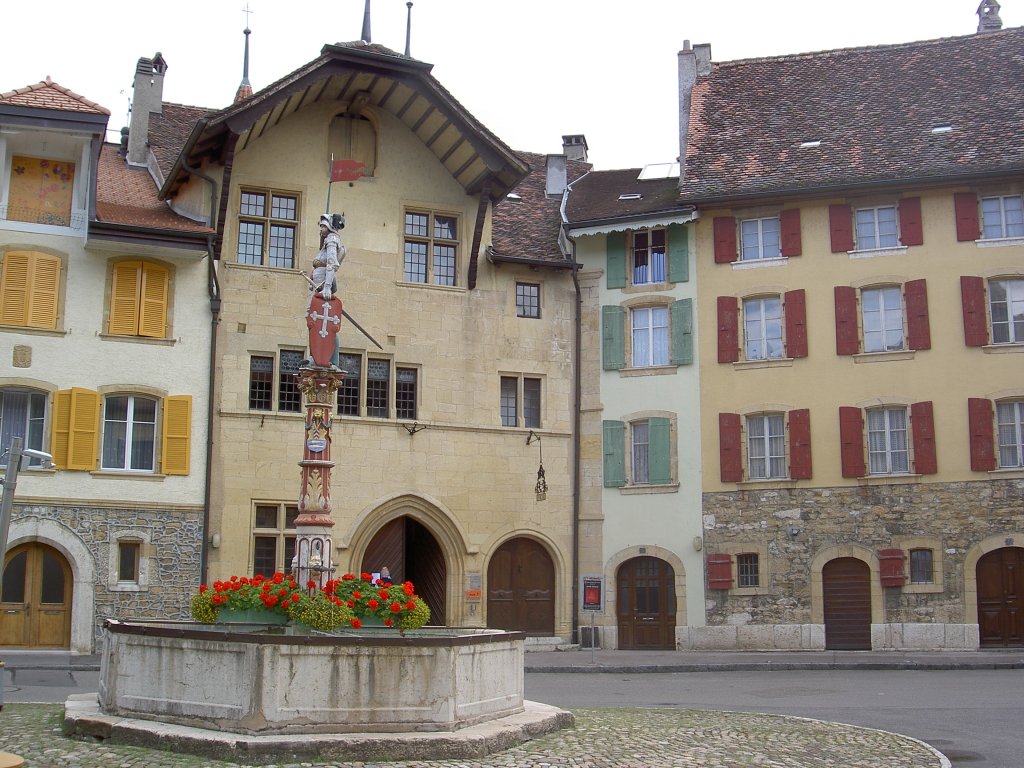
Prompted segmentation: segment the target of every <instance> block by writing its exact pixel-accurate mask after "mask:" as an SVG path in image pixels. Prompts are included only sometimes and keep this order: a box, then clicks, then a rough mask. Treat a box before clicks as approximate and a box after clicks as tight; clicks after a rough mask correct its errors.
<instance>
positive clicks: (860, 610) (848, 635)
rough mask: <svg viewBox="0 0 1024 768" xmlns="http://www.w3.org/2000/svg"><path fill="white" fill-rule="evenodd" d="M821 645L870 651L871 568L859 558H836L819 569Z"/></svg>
mask: <svg viewBox="0 0 1024 768" xmlns="http://www.w3.org/2000/svg"><path fill="white" fill-rule="evenodd" d="M821 581H822V598H823V600H824V604H825V605H824V607H825V648H826V649H828V650H837V651H838V650H845V651H869V650H871V569H870V568H868V564H867V563H865V562H864V561H863V560H858V559H857V558H855V557H840V558H837V559H835V560H830V561H829V562H827V563H825V567H824V568H822V569H821Z"/></svg>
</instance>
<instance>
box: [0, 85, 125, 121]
mask: <svg viewBox="0 0 1024 768" xmlns="http://www.w3.org/2000/svg"><path fill="white" fill-rule="evenodd" d="M0 104H10V105H12V106H16V107H30V108H33V109H56V110H60V111H62V112H85V113H88V114H93V115H107V116H108V117H109V116H110V110H109V109H105V108H104V107H101V106H100V105H99V104H97V103H96V102H94V101H89V99H87V98H85V97H84V96H79V95H78V94H77V93H75V92H74V91H72V90H71V89H70V88H65V87H64V86H62V85H58V84H57V83H55V82H53V80H51V79H50V76H49V75H47V76H46V79H45V80H43V81H41V82H38V83H36V84H35V85H27V86H25V87H24V88H16V89H15V90H13V91H8V92H7V93H0Z"/></svg>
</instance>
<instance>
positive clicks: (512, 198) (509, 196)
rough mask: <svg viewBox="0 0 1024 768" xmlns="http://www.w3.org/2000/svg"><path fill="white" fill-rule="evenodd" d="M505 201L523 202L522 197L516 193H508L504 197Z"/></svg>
mask: <svg viewBox="0 0 1024 768" xmlns="http://www.w3.org/2000/svg"><path fill="white" fill-rule="evenodd" d="M505 199H506V200H508V201H509V202H510V203H521V202H522V201H523V196H522V195H520V194H518V193H516V192H509V193H508V194H507V195H505Z"/></svg>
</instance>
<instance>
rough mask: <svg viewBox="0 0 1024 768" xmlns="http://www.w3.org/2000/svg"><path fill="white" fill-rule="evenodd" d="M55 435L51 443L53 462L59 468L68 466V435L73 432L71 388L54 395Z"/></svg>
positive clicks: (53, 418)
mask: <svg viewBox="0 0 1024 768" xmlns="http://www.w3.org/2000/svg"><path fill="white" fill-rule="evenodd" d="M52 423H53V436H52V439H51V440H50V445H51V446H52V450H53V463H54V464H55V465H56V466H57V469H67V468H68V437H69V436H70V434H71V390H70V389H64V390H61V391H60V392H56V393H54V395H53V417H52Z"/></svg>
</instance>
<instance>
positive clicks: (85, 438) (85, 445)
mask: <svg viewBox="0 0 1024 768" xmlns="http://www.w3.org/2000/svg"><path fill="white" fill-rule="evenodd" d="M99 423H100V393H99V392H93V391H92V390H89V389H79V388H78V387H74V388H73V389H72V390H71V418H70V424H69V428H68V448H67V468H68V469H83V470H86V471H91V470H93V469H96V436H97V431H98V430H99Z"/></svg>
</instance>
